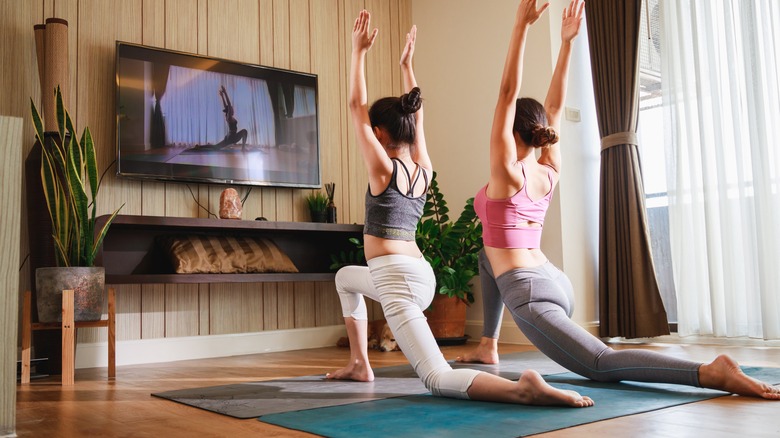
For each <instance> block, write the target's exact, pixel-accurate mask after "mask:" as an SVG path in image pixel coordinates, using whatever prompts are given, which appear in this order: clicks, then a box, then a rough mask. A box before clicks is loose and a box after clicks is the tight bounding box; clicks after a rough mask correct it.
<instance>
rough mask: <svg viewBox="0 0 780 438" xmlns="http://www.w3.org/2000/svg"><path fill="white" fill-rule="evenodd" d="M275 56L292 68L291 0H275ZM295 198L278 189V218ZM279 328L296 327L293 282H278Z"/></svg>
mask: <svg viewBox="0 0 780 438" xmlns="http://www.w3.org/2000/svg"><path fill="white" fill-rule="evenodd" d="M273 18H274V21H273V26H274V46H273V48H274V56H273V66H274V67H279V68H284V69H290V0H273ZM293 218H294V216H293V198H292V193H291V189H285V188H281V189H276V220H279V221H291V220H293ZM276 288H277V291H278V292H277V296H276V306H277V312H276V314H277V318H278V320H277V328H279V329H290V328H294V327H295V296H294V290H295V287H294V285H292V284H278V285H277V286H276Z"/></svg>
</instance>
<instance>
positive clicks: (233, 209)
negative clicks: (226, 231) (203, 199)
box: [219, 189, 242, 219]
mask: <svg viewBox="0 0 780 438" xmlns="http://www.w3.org/2000/svg"><path fill="white" fill-rule="evenodd" d="M241 210H242V206H241V198H239V197H238V192H237V191H236V189H225V190H223V191H222V194H221V195H220V196H219V217H220V218H222V219H241Z"/></svg>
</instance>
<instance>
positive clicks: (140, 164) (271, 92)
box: [116, 42, 321, 188]
mask: <svg viewBox="0 0 780 438" xmlns="http://www.w3.org/2000/svg"><path fill="white" fill-rule="evenodd" d="M116 80H117V113H116V114H117V118H116V120H117V174H118V175H120V176H124V177H132V178H151V179H157V180H167V181H182V182H198V183H219V184H231V185H258V186H276V187H309V188H317V187H320V186H321V181H320V163H319V122H318V120H319V119H318V108H317V76H316V75H313V74H308V73H299V72H293V71H288V70H281V69H276V68H270V67H263V66H259V65H251V64H244V63H239V62H234V61H228V60H224V59H217V58H211V57H205V56H199V55H193V54H188V53H182V52H175V51H170V50H163V49H158V48H152V47H146V46H140V45H136V44H129V43H124V42H117V45H116Z"/></svg>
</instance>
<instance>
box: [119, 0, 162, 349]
mask: <svg viewBox="0 0 780 438" xmlns="http://www.w3.org/2000/svg"><path fill="white" fill-rule="evenodd" d="M171 4H172V2H160V1H156V0H144V1H143V4H142V14H143V28H142V31H141V44H145V45H148V46H153V47H162V48H164V47H165V40H166V35H165V32H166V28H167V26H166V21H168V20H169V17H168V15H167V6H168V5H171ZM165 192H166V187H165V183H162V182H157V181H143V182H141V197H142V199H141V214H143V215H146V216H165ZM119 297H121V295H118V297H117V300H118V301H120V303H121V300H119ZM139 306H140V311H139V313H138V316H139V319H140V321H139V328H138V332H137V333H136V336H134V337H128V338H129V339H154V338H162V337H164V336H165V287H164V286H163V285H161V284H144V285H141V296H140V303H139ZM117 308H118V310H119V312H120V313H123V312H124V311H125V309H124V308H123V307H122V305H121V304H117ZM127 336H128V335H127V334H125V333H123V329H122V328H120V327H118V328H117V337H119V338H123V339H124V337H127Z"/></svg>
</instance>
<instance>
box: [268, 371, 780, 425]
mask: <svg viewBox="0 0 780 438" xmlns="http://www.w3.org/2000/svg"><path fill="white" fill-rule="evenodd" d="M742 369H743V370H744V371H745V373H746V374H748V375H750V376H752V377H755V378H757V379H759V380H763V381H765V382H770V383H773V384H776V383H780V368H758V367H743V368H742ZM545 380H547V381H548V382H549V383H550V384H551V385H553V386H555V387H557V388H561V389H572V390H575V391H577V392H579V393H580V394H583V395H587V396H589V397H591V398H592V399H594V400H595V402H596V405H595V406H593V407H589V408H566V407H543V406H523V405H512V404H504V403H489V402H478V401H469V400H456V399H448V398H442V397H433V396H431V395H430V394H423V395H412V396H405V397H397V398H390V399H384V400H376V401H370V402H364V403H356V404H351V405H343V406H333V407H327V408H319V409H310V410H304V411H295V412H285V413H279V414H271V415H264V416H262V417H260V418H259V420H260V421H263V422H265V423H270V424H275V425H278V426H282V427H286V428H289V429H296V430H301V431H305V432H309V433H314V434H318V435H323V436H327V437H332V438H338V437H355V436H361V435H365V436H369V435H370V436H371V437H372V438H373V437H415V438H417V437H426V436H428V437H434V436H435V437H450V436H452V437H464V436H469V435H470V434H473V435H474V436H479V437H482V438H486V437H517V436H524V435H533V434H537V433H543V432H549V431H552V430H557V429H563V428H567V427H572V426H578V425H581V424H586V423H592V422H595V421H601V420H606V419H610V418H616V417H621V416H624V415H632V414H638V413H641V412H648V411H653V410H656V409H663V408H667V407H671V406H676V405H681V404H685V403H692V402H697V401H701V400H707V399H711V398H715V397H720V396H723V395H725V393H724V392H720V391H713V390H708V389H702V388H692V387H689V386H684V385H673V384H660V383H637V382H630V383H599V382H594V381H592V380H587V379H584V378H582V377H580V376H578V375H576V374H573V373H562V374H554V375H548V376H545Z"/></svg>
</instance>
